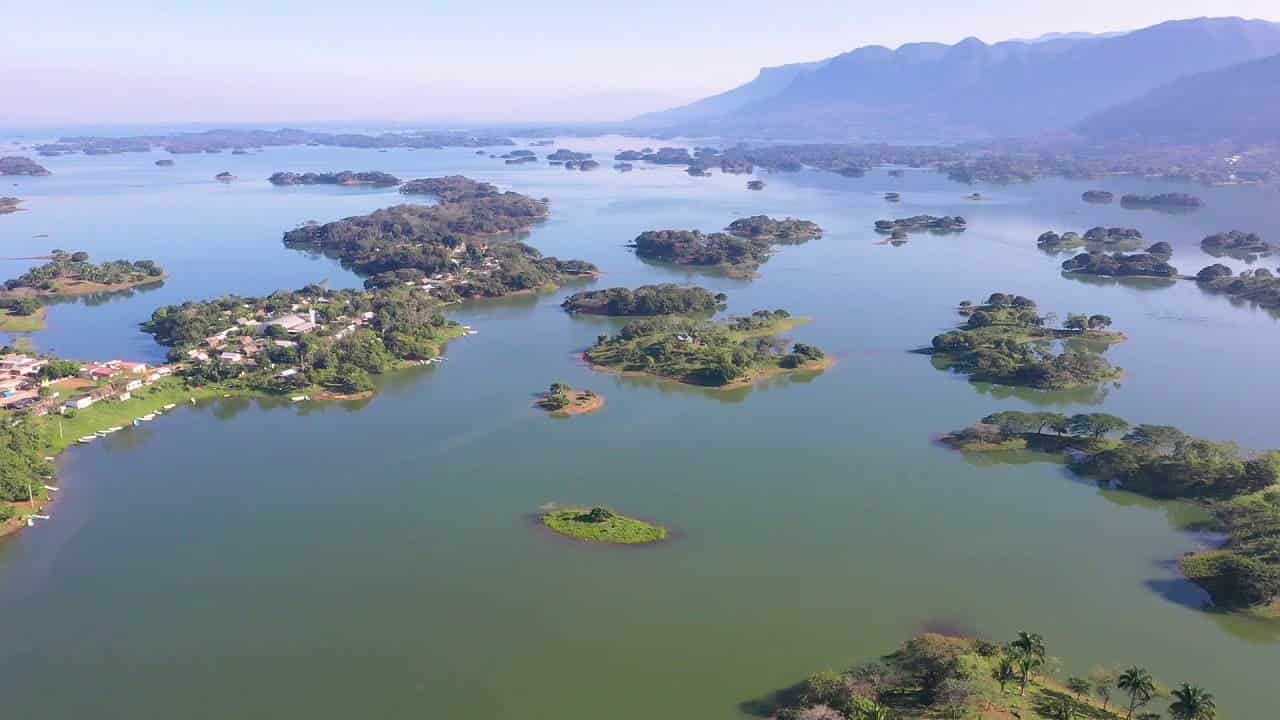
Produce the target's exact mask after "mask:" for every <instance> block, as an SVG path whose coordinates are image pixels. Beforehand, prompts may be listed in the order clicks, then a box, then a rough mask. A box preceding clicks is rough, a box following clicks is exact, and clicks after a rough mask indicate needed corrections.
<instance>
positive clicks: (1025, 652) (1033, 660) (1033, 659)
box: [1009, 631, 1045, 694]
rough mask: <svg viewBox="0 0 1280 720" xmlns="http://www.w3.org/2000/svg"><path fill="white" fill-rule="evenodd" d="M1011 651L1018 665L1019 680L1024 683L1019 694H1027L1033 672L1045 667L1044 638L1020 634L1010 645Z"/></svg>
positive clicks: (1025, 633)
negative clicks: (1028, 683)
mask: <svg viewBox="0 0 1280 720" xmlns="http://www.w3.org/2000/svg"><path fill="white" fill-rule="evenodd" d="M1009 650H1010V651H1011V653H1012V654H1013V658H1014V662H1015V663H1017V665H1018V673H1019V675H1020V678H1019V679H1020V680H1021V683H1022V689H1021V691H1020V693H1019V694H1026V692H1027V679H1028V678H1029V677H1030V676H1031V672H1032V671H1033V670H1036V669H1038V668H1040V667H1043V666H1044V662H1045V646H1044V637H1043V636H1041V635H1040V634H1039V633H1029V632H1025V631H1023V632H1019V633H1018V637H1017V638H1016V639H1014V641H1013V642H1011V643H1009Z"/></svg>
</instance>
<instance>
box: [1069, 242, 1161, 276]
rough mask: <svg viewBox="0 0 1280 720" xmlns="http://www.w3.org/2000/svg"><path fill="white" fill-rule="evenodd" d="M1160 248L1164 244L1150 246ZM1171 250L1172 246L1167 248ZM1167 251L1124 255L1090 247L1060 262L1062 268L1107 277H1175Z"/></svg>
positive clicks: (1072, 271) (1070, 271) (1071, 271)
mask: <svg viewBox="0 0 1280 720" xmlns="http://www.w3.org/2000/svg"><path fill="white" fill-rule="evenodd" d="M1152 248H1153V249H1156V250H1159V251H1163V250H1164V249H1165V248H1161V247H1156V246H1152ZM1168 249H1169V250H1172V248H1168ZM1168 258H1169V256H1168V255H1156V254H1154V253H1151V252H1143V253H1133V254H1130V255H1126V254H1124V253H1120V252H1116V253H1111V254H1107V253H1105V252H1100V251H1094V250H1091V251H1089V252H1083V253H1080V254H1079V255H1076V256H1075V257H1073V258H1071V259H1069V260H1066V261H1064V262H1063V263H1062V271H1063V272H1066V273H1078V274H1081V275H1103V276H1107V277H1149V278H1161V279H1176V278H1178V277H1180V276H1179V275H1178V268H1176V267H1174V266H1173V265H1170V264H1169V260H1168Z"/></svg>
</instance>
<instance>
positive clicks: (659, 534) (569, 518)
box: [542, 507, 667, 545]
mask: <svg viewBox="0 0 1280 720" xmlns="http://www.w3.org/2000/svg"><path fill="white" fill-rule="evenodd" d="M542 523H543V524H544V525H546V526H547V527H549V528H551V529H552V530H554V531H555V532H557V533H560V534H561V535H565V536H568V537H571V538H575V539H578V540H590V541H592V542H603V543H611V544H615V545H643V544H646V543H654V542H658V541H660V540H664V539H666V537H667V529H666V528H664V527H662V526H661V525H654V524H652V523H647V522H645V521H643V520H637V519H635V518H631V517H627V516H625V515H620V514H618V513H615V512H613V511H612V510H609V509H608V508H603V507H591V508H581V507H573V508H564V509H560V510H551V511H549V512H546V513H544V514H543V516H542Z"/></svg>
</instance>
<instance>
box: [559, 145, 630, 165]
mask: <svg viewBox="0 0 1280 720" xmlns="http://www.w3.org/2000/svg"><path fill="white" fill-rule="evenodd" d="M590 159H591V153H584V152H574V151H572V150H569V149H567V148H560V149H559V150H556V151H555V152H553V153H551V154H550V155H547V160H549V161H551V162H562V163H569V162H582V161H583V160H590ZM615 159H617V158H615Z"/></svg>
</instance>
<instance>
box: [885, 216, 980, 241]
mask: <svg viewBox="0 0 1280 720" xmlns="http://www.w3.org/2000/svg"><path fill="white" fill-rule="evenodd" d="M875 227H876V232H878V233H884V234H886V235H893V236H894V237H905V235H906V234H908V233H913V232H918V231H928V232H929V233H931V234H934V235H949V234H951V233H959V232H964V231H965V229H966V228H967V227H968V224H967V223H966V221H965V219H964V218H962V217H960V216H959V215H954V216H949V215H943V216H941V217H939V216H936V215H915V216H912V217H908V218H898V219H896V220H877V221H876V225H875Z"/></svg>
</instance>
